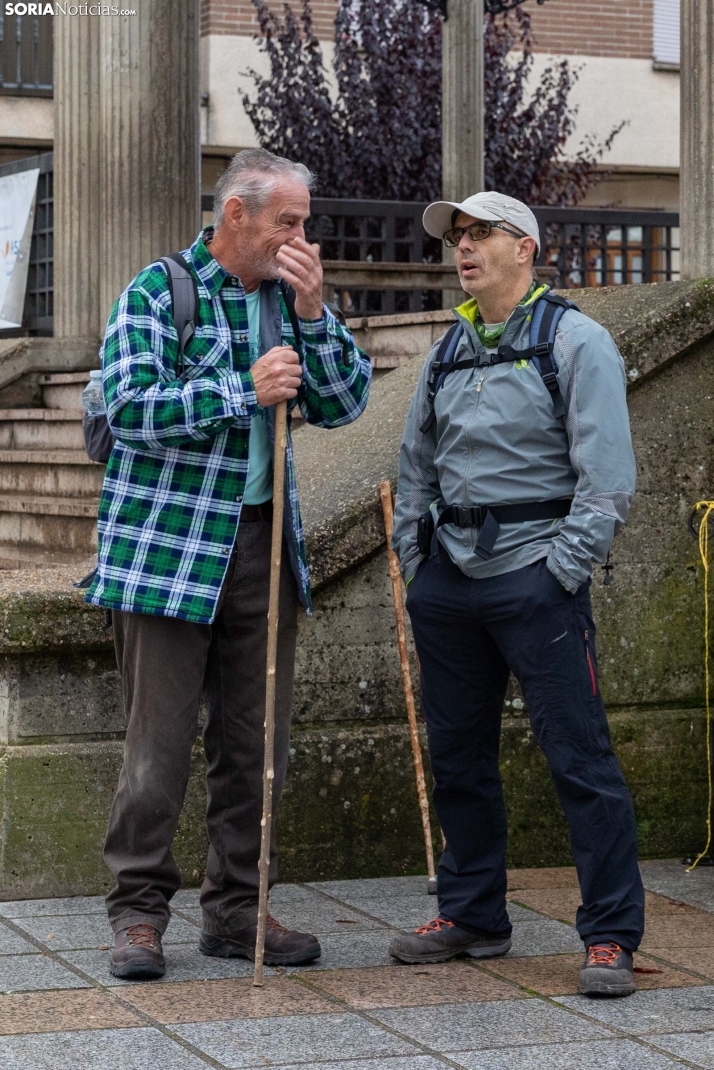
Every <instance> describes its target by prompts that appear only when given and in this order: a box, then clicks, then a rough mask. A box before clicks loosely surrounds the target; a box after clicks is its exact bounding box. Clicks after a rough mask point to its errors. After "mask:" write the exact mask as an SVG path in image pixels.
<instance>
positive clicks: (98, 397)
mask: <svg viewBox="0 0 714 1070" xmlns="http://www.w3.org/2000/svg"><path fill="white" fill-rule="evenodd" d="M82 404H83V406H84V411H85V412H86V413H89V415H90V416H100V415H101V414H103V413H105V412H106V411H107V410H106V407H105V405H104V394H103V392H102V372H101V369H99V368H97V369H92V371H91V372H90V373H89V382H88V383H87V385H86V386H85V388H84V390H83V391H82Z"/></svg>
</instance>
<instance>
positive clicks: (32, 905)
mask: <svg viewBox="0 0 714 1070" xmlns="http://www.w3.org/2000/svg"><path fill="white" fill-rule="evenodd" d="M106 912H107V908H106V904H105V902H104V899H103V898H102V896H101V895H91V896H89V895H76V896H72V897H71V898H70V899H20V900H17V901H15V902H12V903H0V916H2V917H3V918H29V917H39V916H40V915H42V914H106Z"/></svg>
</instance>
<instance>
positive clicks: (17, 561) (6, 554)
mask: <svg viewBox="0 0 714 1070" xmlns="http://www.w3.org/2000/svg"><path fill="white" fill-rule="evenodd" d="M95 563H96V562H95V559H94V557H91V556H90V557H88V556H87V554H86V551H84V550H46V549H45V548H44V546H16V545H15V544H14V543H11V542H0V570H6V569H17V568H37V569H40V568H61V567H62V566H63V565H79V566H80V568H81V569H83V570H84V574H86V573H87V572H91V570H92V569H93V568H94V565H95ZM82 575H83V572H81V571H80V572H79V573H78V578H81V576H82Z"/></svg>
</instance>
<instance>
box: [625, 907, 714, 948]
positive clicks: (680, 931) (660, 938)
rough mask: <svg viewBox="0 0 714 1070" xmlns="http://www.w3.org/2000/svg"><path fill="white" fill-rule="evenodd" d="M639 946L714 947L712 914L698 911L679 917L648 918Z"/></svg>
mask: <svg viewBox="0 0 714 1070" xmlns="http://www.w3.org/2000/svg"><path fill="white" fill-rule="evenodd" d="M641 946H642V947H643V948H650V947H676V948H680V947H700V948H701V947H714V915H712V914H705V913H704V912H698V913H696V914H687V915H686V916H685V917H681V918H677V917H658V918H650V919H648V920H647V922H646V924H645V934H644V936H643V937H642V944H641Z"/></svg>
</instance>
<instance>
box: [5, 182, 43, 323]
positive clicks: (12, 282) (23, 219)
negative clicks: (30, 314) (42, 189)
mask: <svg viewBox="0 0 714 1070" xmlns="http://www.w3.org/2000/svg"><path fill="white" fill-rule="evenodd" d="M39 174H40V169H39V167H34V168H33V169H32V170H31V171H17V172H16V173H15V174H14V175H3V176H2V177H1V178H0V254H1V256H0V329H2V328H4V327H21V326H22V310H23V308H24V306H25V288H26V286H27V269H28V267H29V266H30V245H31V243H32V225H33V223H34V221H35V194H36V193H37V178H38V176H39Z"/></svg>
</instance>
